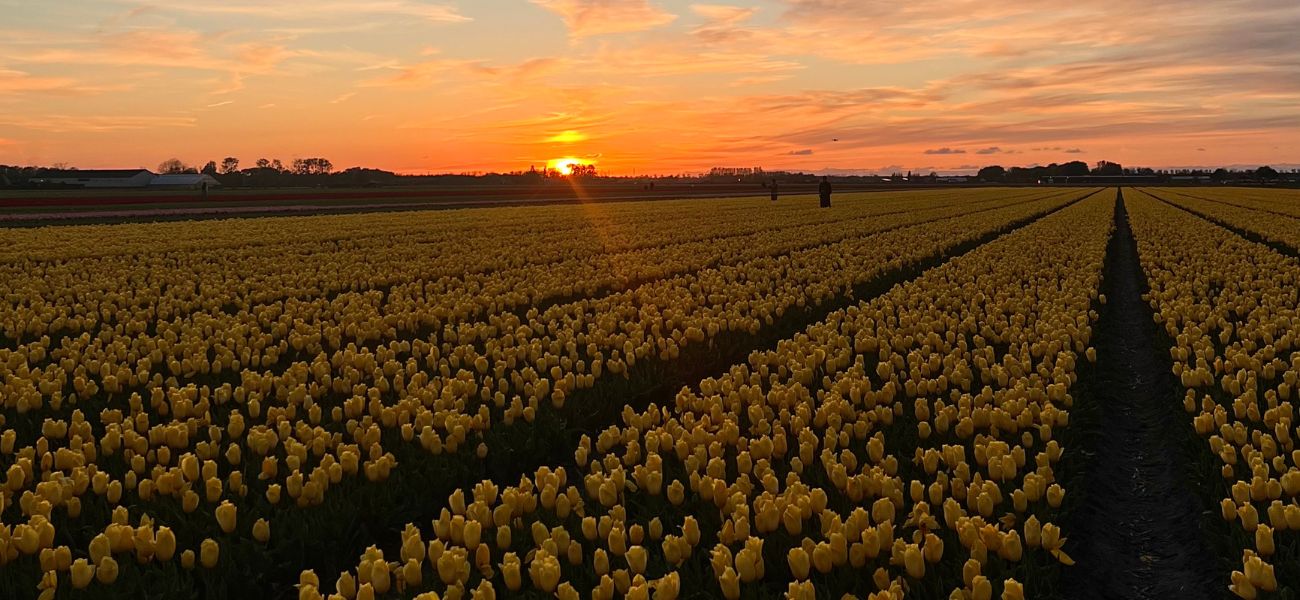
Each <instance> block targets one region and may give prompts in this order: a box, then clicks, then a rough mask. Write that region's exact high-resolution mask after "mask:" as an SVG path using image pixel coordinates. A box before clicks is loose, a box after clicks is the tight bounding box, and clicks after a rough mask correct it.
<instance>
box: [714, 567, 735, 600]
mask: <svg viewBox="0 0 1300 600" xmlns="http://www.w3.org/2000/svg"><path fill="white" fill-rule="evenodd" d="M718 585H719V586H721V587H722V597H723V598H726V599H727V600H737V599H738V598H740V577H739V576H738V575H737V574H736V571H735V570H734V569H732V568H731V567H727V568H725V569H723V571H722V573H721V574H720V575H718Z"/></svg>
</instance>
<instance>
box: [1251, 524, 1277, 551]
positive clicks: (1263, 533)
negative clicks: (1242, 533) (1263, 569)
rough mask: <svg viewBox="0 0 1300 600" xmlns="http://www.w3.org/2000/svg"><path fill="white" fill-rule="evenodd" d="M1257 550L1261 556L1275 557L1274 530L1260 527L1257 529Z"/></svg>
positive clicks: (1264, 526)
mask: <svg viewBox="0 0 1300 600" xmlns="http://www.w3.org/2000/svg"><path fill="white" fill-rule="evenodd" d="M1255 550H1256V551H1257V552H1259V555H1260V556H1263V557H1269V556H1273V528H1272V527H1269V526H1268V525H1260V526H1259V527H1257V528H1256V529H1255Z"/></svg>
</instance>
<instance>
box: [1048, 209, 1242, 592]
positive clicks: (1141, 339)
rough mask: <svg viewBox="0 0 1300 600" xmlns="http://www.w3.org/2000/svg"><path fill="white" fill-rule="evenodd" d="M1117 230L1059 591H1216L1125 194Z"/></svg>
mask: <svg viewBox="0 0 1300 600" xmlns="http://www.w3.org/2000/svg"><path fill="white" fill-rule="evenodd" d="M1115 227H1116V229H1115V232H1114V235H1113V236H1112V237H1111V241H1110V246H1109V248H1108V250H1107V256H1106V267H1105V269H1106V274H1105V280H1104V283H1103V285H1102V292H1103V293H1104V294H1105V296H1106V299H1107V302H1106V304H1104V305H1102V306H1101V307H1100V319H1099V320H1098V323H1097V326H1096V329H1095V330H1094V337H1093V340H1094V346H1095V347H1096V348H1097V364H1096V367H1095V370H1094V371H1093V373H1092V374H1091V377H1090V381H1088V382H1087V385H1088V387H1087V390H1085V394H1084V395H1083V397H1082V398H1081V402H1080V404H1083V406H1077V408H1078V409H1079V410H1080V411H1081V412H1084V413H1085V415H1083V417H1084V418H1083V422H1082V423H1076V425H1082V426H1083V427H1084V429H1083V431H1082V432H1081V437H1080V439H1079V442H1077V444H1078V445H1079V446H1080V447H1079V448H1078V450H1077V452H1079V457H1078V459H1077V460H1079V461H1080V463H1081V465H1082V472H1081V473H1080V474H1079V475H1078V478H1077V480H1078V481H1079V482H1080V483H1078V484H1075V485H1074V486H1072V487H1071V488H1069V489H1070V490H1071V493H1072V494H1077V495H1078V497H1077V498H1076V500H1077V502H1078V504H1077V505H1076V506H1075V507H1074V509H1073V510H1071V512H1070V523H1069V525H1070V527H1069V528H1068V529H1066V531H1067V532H1069V533H1070V536H1071V537H1070V542H1069V545H1068V546H1067V547H1066V551H1067V552H1068V553H1069V554H1070V555H1071V556H1072V557H1073V558H1074V559H1075V561H1076V566H1074V567H1072V568H1069V569H1066V570H1065V571H1063V573H1062V586H1061V588H1062V592H1063V593H1064V595H1065V597H1067V598H1078V599H1093V598H1106V599H1109V598H1126V599H1133V598H1139V599H1146V598H1150V599H1157V598H1184V599H1197V598H1218V597H1221V596H1222V595H1223V593H1224V592H1223V591H1220V590H1226V583H1223V581H1226V579H1221V578H1220V577H1218V575H1220V574H1218V573H1216V567H1215V563H1214V560H1213V557H1212V553H1211V551H1210V549H1209V547H1208V545H1207V543H1206V539H1205V536H1204V535H1203V534H1202V529H1201V526H1200V524H1201V518H1202V514H1203V512H1204V510H1205V509H1204V507H1203V506H1202V505H1201V500H1200V499H1199V496H1198V495H1197V494H1196V493H1195V490H1194V489H1192V486H1193V484H1192V483H1191V482H1192V481H1194V480H1195V477H1194V472H1193V470H1194V463H1195V458H1194V451H1193V447H1192V445H1191V443H1192V441H1193V440H1192V438H1193V437H1194V435H1193V434H1192V432H1191V423H1190V420H1189V419H1187V418H1186V416H1185V415H1184V414H1183V413H1182V407H1181V404H1180V402H1179V394H1178V389H1177V385H1176V382H1175V380H1174V377H1173V375H1172V372H1171V370H1170V362H1169V356H1168V353H1167V352H1166V351H1162V349H1161V348H1162V345H1161V343H1160V342H1161V341H1162V340H1161V332H1160V331H1159V330H1158V328H1157V326H1156V324H1155V322H1154V321H1153V320H1152V311H1151V308H1150V306H1149V305H1148V304H1147V303H1146V302H1145V301H1144V300H1143V299H1142V294H1143V293H1144V292H1146V291H1147V281H1146V275H1145V274H1144V273H1143V272H1142V268H1141V265H1140V263H1139V262H1138V254H1137V244H1136V241H1135V240H1134V239H1133V234H1132V231H1131V230H1130V229H1129V223H1128V213H1127V211H1125V209H1124V198H1123V193H1122V192H1121V194H1120V196H1119V198H1118V199H1117V201H1116V207H1115ZM1085 403H1086V404H1085ZM1089 417H1092V418H1089ZM1072 420H1073V419H1072ZM1216 584H1222V585H1216Z"/></svg>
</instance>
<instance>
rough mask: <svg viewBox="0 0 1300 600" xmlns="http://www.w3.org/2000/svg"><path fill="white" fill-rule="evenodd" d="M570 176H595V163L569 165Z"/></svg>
mask: <svg viewBox="0 0 1300 600" xmlns="http://www.w3.org/2000/svg"><path fill="white" fill-rule="evenodd" d="M569 176H571V177H595V176H596V165H573V166H572V167H569Z"/></svg>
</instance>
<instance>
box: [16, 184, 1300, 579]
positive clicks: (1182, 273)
mask: <svg viewBox="0 0 1300 600" xmlns="http://www.w3.org/2000/svg"><path fill="white" fill-rule="evenodd" d="M1297 201H1300V193H1297V192H1295V191H1284V190H1265V189H1248V188H1241V189H1237V188H1137V189H1133V188H1125V189H1124V190H1122V194H1121V193H1119V192H1117V190H1116V189H1115V188H1079V187H1038V188H978V189H932V190H918V191H890V192H864V193H852V194H837V195H836V197H835V205H834V207H833V208H831V209H828V210H820V209H817V208H816V205H817V200H816V198H809V197H788V198H782V199H781V200H780V201H778V202H775V203H773V202H769V201H768V200H767V199H766V198H762V199H756V198H735V199H716V200H702V199H689V200H672V201H651V202H620V203H599V202H592V203H585V204H575V205H557V206H533V207H498V208H475V209H463V210H446V211H427V212H397V213H378V214H354V215H327V216H326V215H321V216H295V217H267V218H250V219H230V220H213V221H203V222H167V223H132V224H116V225H87V226H58V227H42V228H32V229H0V241H3V244H0V294H2V295H3V296H4V298H5V300H6V301H5V302H4V303H3V304H0V385H3V388H2V389H0V431H2V433H0V597H3V598H9V597H13V598H28V597H31V598H36V597H39V598H244V597H256V596H255V595H260V596H263V597H267V598H304V599H314V598H342V599H346V600H372V599H389V598H393V599H395V598H421V599H426V600H427V599H432V598H452V599H461V598H473V599H492V598H498V597H502V598H506V597H520V596H523V597H530V598H546V597H558V598H561V599H564V600H569V599H577V598H582V599H587V598H591V599H593V600H602V599H612V598H620V597H627V598H651V597H653V598H655V599H657V600H672V599H674V598H679V597H681V598H686V597H692V598H726V599H728V600H736V599H739V598H746V599H748V598H769V597H782V596H785V597H794V598H840V597H844V596H846V595H847V596H851V597H859V598H954V599H963V600H987V599H991V598H1001V599H1003V600H1015V599H1019V598H1062V597H1064V598H1072V597H1083V596H1078V595H1077V594H1078V589H1077V587H1078V586H1077V585H1076V584H1074V583H1072V582H1076V581H1079V580H1080V579H1081V578H1082V579H1087V578H1088V577H1095V576H1097V574H1098V573H1102V572H1104V570H1099V569H1101V568H1102V567H1100V566H1098V564H1097V563H1096V561H1097V560H1098V559H1096V558H1095V557H1096V555H1097V552H1095V551H1093V550H1087V548H1096V547H1097V546H1096V545H1095V544H1096V540H1098V539H1100V538H1099V537H1098V536H1100V535H1101V534H1100V533H1098V531H1097V530H1098V529H1100V528H1102V525H1101V524H1100V521H1098V520H1097V519H1094V518H1092V517H1090V516H1088V515H1090V514H1093V512H1089V511H1094V512H1101V513H1105V512H1107V511H1110V510H1112V509H1113V510H1115V511H1122V510H1125V508H1124V507H1123V506H1121V505H1113V506H1112V504H1111V503H1113V502H1118V500H1114V499H1113V498H1115V497H1117V496H1116V492H1114V491H1113V490H1112V492H1111V493H1110V494H1106V493H1100V492H1098V491H1097V490H1096V489H1093V488H1094V487H1096V486H1097V484H1096V483H1094V482H1096V481H1097V480H1098V478H1099V477H1100V478H1105V477H1110V475H1109V473H1110V472H1109V471H1107V470H1106V467H1105V465H1100V464H1098V461H1097V460H1095V459H1094V458H1092V457H1095V456H1096V453H1095V450H1096V446H1097V445H1098V442H1097V441H1096V440H1098V439H1102V440H1111V439H1112V438H1113V437H1114V436H1111V437H1106V436H1100V437H1099V435H1098V432H1099V430H1100V428H1103V427H1105V426H1106V425H1105V423H1107V422H1108V421H1107V420H1106V415H1107V414H1112V415H1113V414H1114V411H1118V410H1121V409H1122V408H1123V407H1118V406H1116V405H1114V404H1113V402H1115V401H1114V400H1108V399H1105V398H1108V397H1104V396H1103V395H1102V394H1100V392H1099V389H1100V387H1101V385H1102V384H1101V383H1100V382H1102V381H1108V380H1106V379H1104V378H1105V377H1111V376H1114V373H1112V372H1111V371H1113V370H1114V367H1113V366H1112V365H1114V363H1115V362H1116V361H1114V360H1106V359H1107V357H1106V356H1104V355H1103V356H1102V359H1103V360H1101V361H1099V360H1098V348H1102V349H1103V350H1104V349H1105V348H1108V347H1110V346H1109V345H1106V344H1102V343H1100V341H1102V340H1100V336H1103V335H1105V336H1113V335H1116V334H1115V333H1113V331H1114V328H1099V327H1098V323H1099V322H1103V320H1105V319H1113V318H1114V316H1115V315H1116V312H1117V311H1130V312H1131V311H1133V310H1136V309H1134V308H1133V307H1134V306H1137V307H1140V309H1141V311H1143V312H1141V314H1140V315H1138V316H1140V317H1141V318H1142V319H1143V322H1144V323H1146V324H1148V325H1151V330H1152V331H1153V332H1154V333H1152V334H1151V337H1150V340H1149V341H1144V342H1143V344H1145V345H1144V346H1142V348H1141V350H1143V351H1149V352H1150V353H1151V356H1153V357H1158V358H1159V360H1158V361H1153V362H1152V363H1151V364H1159V365H1161V367H1160V368H1161V369H1163V370H1164V371H1165V372H1163V373H1160V374H1158V375H1161V376H1164V377H1169V378H1172V379H1171V380H1170V382H1169V385H1168V386H1167V389H1168V393H1163V392H1162V393H1161V394H1157V395H1156V397H1152V398H1150V399H1149V402H1152V403H1156V404H1158V405H1159V406H1162V407H1168V408H1169V410H1168V411H1164V412H1161V411H1154V412H1151V413H1143V414H1152V415H1157V416H1153V417H1143V418H1152V419H1162V420H1163V421H1162V422H1161V425H1162V426H1167V430H1168V431H1171V432H1174V433H1172V434H1170V435H1172V436H1173V437H1175V438H1177V440H1180V441H1178V442H1177V443H1170V444H1169V445H1168V452H1167V453H1164V454H1167V455H1168V456H1170V457H1174V458H1169V459H1168V460H1171V461H1173V462H1171V463H1170V464H1171V465H1172V466H1173V467H1176V468H1177V469H1179V471H1178V472H1179V473H1180V474H1185V477H1183V479H1184V480H1185V481H1183V482H1181V483H1182V484H1185V485H1181V486H1180V487H1178V489H1177V490H1175V492H1176V493H1180V494H1183V495H1184V496H1185V497H1186V500H1187V506H1189V507H1191V508H1189V509H1188V511H1189V516H1188V518H1187V519H1185V520H1184V522H1183V523H1182V524H1181V526H1182V527H1185V528H1188V529H1187V531H1190V532H1191V533H1190V534H1189V535H1194V536H1195V537H1196V539H1197V540H1198V543H1201V544H1203V547H1204V550H1203V551H1202V550H1198V551H1197V552H1196V554H1198V556H1199V559H1201V560H1203V561H1205V564H1206V565H1208V566H1207V567H1206V568H1202V569H1196V570H1197V571H1198V572H1200V573H1201V575H1202V576H1204V577H1205V578H1207V579H1206V581H1207V582H1208V583H1205V584H1204V586H1203V587H1205V588H1206V590H1204V591H1205V592H1206V595H1205V596H1204V597H1223V596H1224V595H1227V594H1235V596H1237V597H1241V598H1257V597H1258V598H1295V597H1297V595H1300V449H1298V448H1296V447H1295V440H1296V438H1297V437H1300V429H1298V428H1297V426H1296V423H1295V419H1296V415H1295V410H1294V408H1293V404H1292V402H1293V394H1297V393H1300V392H1297V391H1296V390H1295V388H1297V386H1300V382H1297V372H1300V314H1297V305H1298V304H1300V297H1298V296H1297V285H1298V284H1300V261H1298V259H1297V257H1298V256H1300V208H1298V207H1297V206H1298V205H1297ZM1117 224H1120V225H1122V226H1120V225H1117ZM1130 232H1131V233H1130ZM1130 235H1131V239H1132V242H1133V243H1134V244H1135V248H1136V257H1135V258H1130V259H1127V260H1129V263H1126V264H1128V266H1131V267H1132V268H1133V269H1135V270H1140V273H1141V274H1142V276H1143V278H1144V281H1143V285H1144V286H1145V287H1144V288H1143V289H1142V290H1141V291H1136V290H1132V291H1127V292H1123V293H1126V294H1129V297H1127V298H1126V299H1127V300H1137V301H1136V302H1129V303H1120V302H1117V301H1116V300H1115V299H1114V298H1107V295H1106V292H1107V291H1108V290H1111V289H1120V288H1114V287H1113V286H1112V287H1108V283H1107V282H1108V281H1112V282H1113V280H1114V277H1115V273H1116V272H1117V271H1116V269H1120V268H1122V267H1124V266H1125V265H1122V264H1119V263H1120V262H1121V258H1117V257H1116V256H1115V255H1114V250H1113V247H1114V244H1113V242H1114V241H1115V240H1116V239H1118V237H1117V236H1123V237H1124V239H1125V240H1128V239H1129V238H1128V236H1130ZM1130 263H1131V264H1130ZM1125 289H1127V288H1125ZM1111 293H1112V295H1113V294H1115V293H1118V292H1111ZM1139 294H1140V296H1139ZM1127 316H1130V317H1131V316H1133V314H1128V315H1127ZM1112 322H1113V321H1112ZM1140 339H1142V340H1146V339H1147V338H1140ZM1102 371H1106V372H1105V373H1103V372H1102ZM1139 375H1141V374H1139ZM1160 389H1165V388H1160ZM1076 415H1079V416H1076ZM1072 416H1074V418H1072ZM1179 436H1181V437H1179ZM1162 439H1163V438H1162ZM1184 442H1185V443H1184ZM1124 447H1125V446H1124V442H1123V441H1122V440H1120V441H1118V442H1117V443H1114V444H1112V448H1111V449H1112V451H1120V452H1122V451H1123V449H1124ZM1161 448H1162V452H1163V448H1164V446H1161ZM1184 488H1185V489H1184ZM1122 495H1123V494H1122V493H1119V496H1122ZM1076 535H1077V536H1078V537H1077V538H1076ZM1071 540H1076V541H1073V542H1072V541H1071ZM1077 540H1085V541H1084V542H1082V545H1080V544H1081V542H1079V541H1077ZM1076 548H1085V550H1084V553H1083V554H1078V552H1076ZM1198 548H1199V546H1198ZM1076 554H1077V556H1076ZM1085 557H1087V559H1086V560H1085ZM1076 558H1077V560H1076ZM1122 562H1123V561H1122V560H1119V559H1116V560H1114V561H1111V562H1110V563H1107V564H1106V565H1105V568H1115V569H1123V568H1125V565H1124V564H1121V563H1122ZM1133 597H1146V596H1133ZM1190 597H1198V596H1190Z"/></svg>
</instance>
